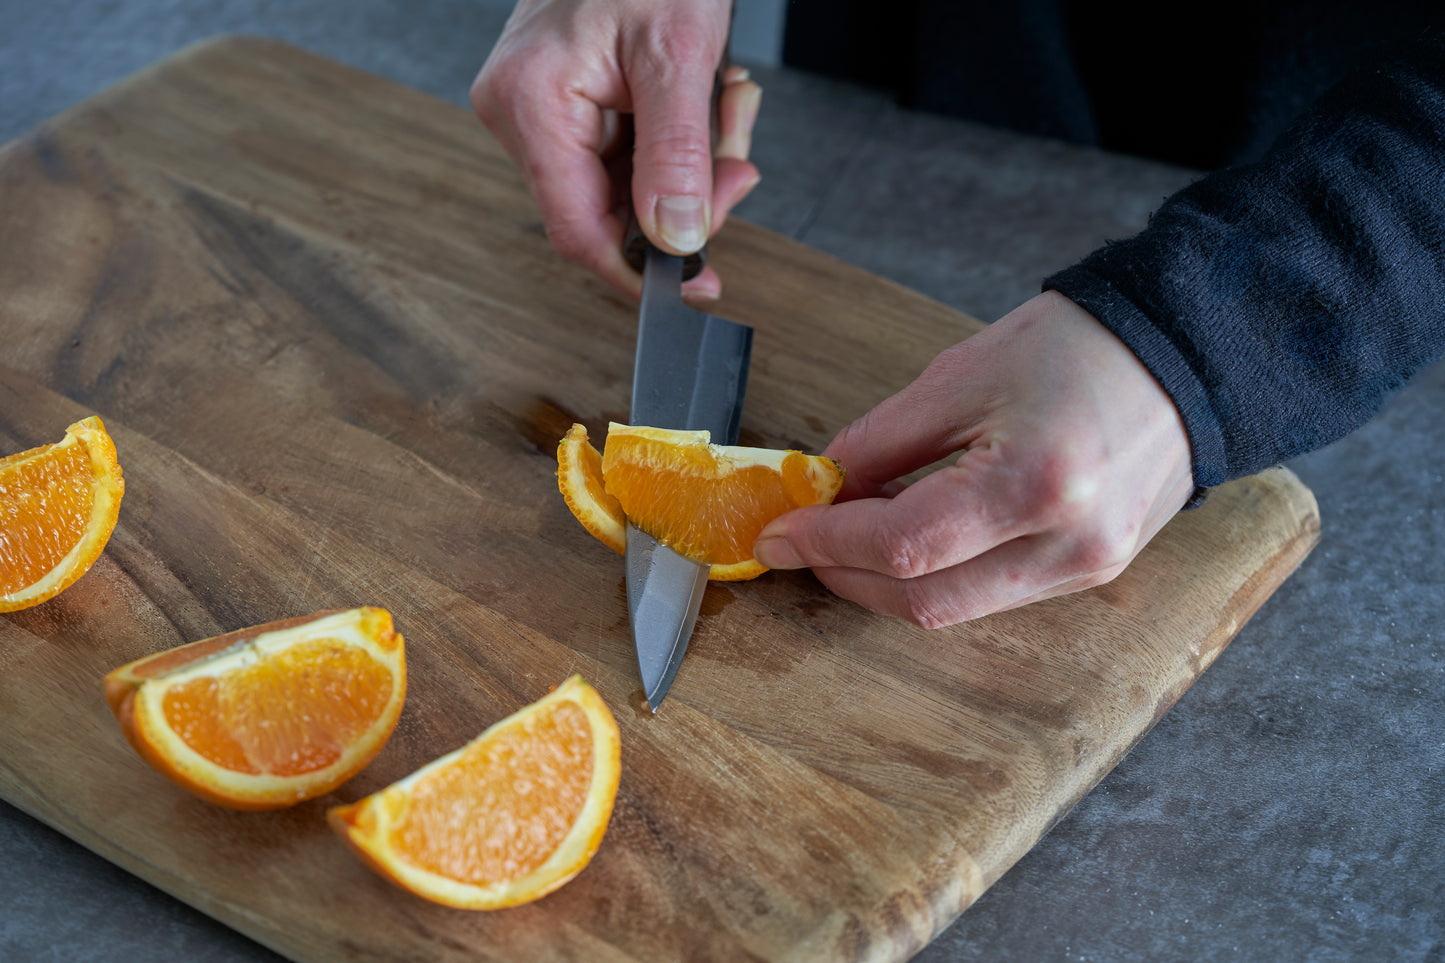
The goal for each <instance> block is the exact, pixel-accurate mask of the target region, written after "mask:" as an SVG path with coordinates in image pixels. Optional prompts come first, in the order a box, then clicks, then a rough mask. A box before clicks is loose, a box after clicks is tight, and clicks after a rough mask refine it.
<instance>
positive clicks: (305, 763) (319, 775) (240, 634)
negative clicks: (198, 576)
mask: <svg viewBox="0 0 1445 963" xmlns="http://www.w3.org/2000/svg"><path fill="white" fill-rule="evenodd" d="M104 684H105V701H106V702H107V703H109V705H110V708H111V711H112V712H114V713H115V717H116V719H117V720H118V721H119V722H120V725H121V729H122V731H123V732H124V733H125V737H126V739H127V740H129V742H130V744H131V745H132V746H133V747H134V748H135V751H136V752H138V753H140V756H141V758H143V759H144V760H145V761H146V762H148V763H150V764H151V765H152V766H154V767H155V768H156V769H157V770H159V771H160V772H161V773H162V774H164V775H165V776H167V777H169V778H170V779H171V780H173V781H174V782H176V783H178V784H179V785H181V786H182V787H184V788H185V789H188V790H190V791H191V792H193V793H195V794H196V795H197V796H200V797H201V798H202V799H206V800H209V801H210V802H213V803H216V804H217V805H220V806H226V807H228V808H231V809H281V808H284V807H286V806H292V805H295V804H296V803H299V802H302V801H303V800H306V799H312V798H314V797H316V796H320V795H322V794H324V793H328V792H330V791H331V790H332V789H335V788H336V787H337V786H339V785H341V783H343V782H345V781H346V780H347V779H350V778H351V777H352V776H354V775H355V774H356V773H358V772H360V771H361V769H362V768H363V767H364V766H365V765H366V764H367V763H369V762H370V761H371V760H372V758H373V757H375V755H376V754H377V753H378V752H380V751H381V747H382V746H384V745H386V741H387V739H388V738H390V737H391V732H392V730H393V729H395V728H396V721H397V718H398V717H399V716H400V715H401V707H402V703H403V702H404V701H405V699H406V658H405V650H404V642H403V640H402V637H401V636H400V635H399V634H398V633H397V632H395V631H394V630H393V629H392V623H391V615H390V614H389V613H388V612H386V611H385V610H384V609H376V608H358V609H350V610H347V611H340V612H318V613H317V614H315V615H310V616H305V617H302V618H295V619H285V620H282V621H279V622H270V623H267V624H266V625H260V626H256V627H255V628H249V629H241V630H240V631H237V632H231V633H228V634H226V635H219V636H216V637H215V638H211V639H204V640H202V641H200V642H193V643H191V644H190V645H183V646H180V647H179V648H175V649H169V650H167V651H164V652H158V653H156V654H154V655H150V656H147V657H146V658H144V659H138V660H136V661H135V662H131V663H129V664H127V665H123V666H121V667H120V668H118V669H115V670H114V671H112V672H110V673H108V674H107V675H106V677H105V683H104Z"/></svg>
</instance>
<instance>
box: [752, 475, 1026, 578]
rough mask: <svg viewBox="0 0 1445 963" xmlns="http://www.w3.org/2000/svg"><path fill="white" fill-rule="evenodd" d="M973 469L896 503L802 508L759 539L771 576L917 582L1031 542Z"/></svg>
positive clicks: (757, 551) (931, 479) (934, 479)
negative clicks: (856, 572)
mask: <svg viewBox="0 0 1445 963" xmlns="http://www.w3.org/2000/svg"><path fill="white" fill-rule="evenodd" d="M993 487H994V486H993V485H991V484H988V483H987V482H986V481H985V480H984V479H983V478H981V477H980V476H979V473H978V472H977V471H975V470H974V469H973V466H972V465H970V464H967V459H963V460H962V461H961V462H960V464H958V465H954V466H950V467H947V468H942V469H939V470H938V471H936V472H934V473H933V474H931V475H929V476H928V477H927V478H924V479H923V480H921V481H919V482H918V483H917V484H915V485H912V486H910V487H908V488H906V489H904V490H903V492H902V493H900V494H899V495H897V496H896V497H894V498H859V499H854V500H853V501H848V502H839V503H836V504H833V505H816V506H810V507H807V508H799V509H795V510H794V511H791V512H788V513H787V514H785V515H783V516H781V517H779V518H777V519H774V520H773V521H772V522H771V523H770V524H768V526H767V527H765V528H764V529H763V530H762V532H761V533H760V534H759V535H758V540H757V542H756V543H755V544H754V546H753V556H754V557H755V558H756V559H757V560H758V561H759V562H761V563H762V564H764V565H766V566H768V567H769V568H803V567H808V568H850V569H863V570H866V571H870V572H877V573H879V574H882V575H887V576H890V577H892V578H899V579H909V578H917V577H919V576H921V575H926V574H928V573H930V572H936V571H939V570H941V569H946V568H951V567H952V566H955V565H958V564H959V563H961V562H964V561H967V560H968V559H970V558H973V557H975V556H977V555H980V554H982V553H983V552H986V551H988V550H989V549H991V548H994V547H995V546H997V545H1000V544H1002V543H1004V542H1006V541H1009V540H1011V539H1013V538H1016V537H1018V536H1019V535H1021V534H1025V533H1026V532H1027V531H1028V527H1027V525H1025V524H1024V523H1022V522H1021V521H1019V520H1018V519H1016V518H1015V517H1014V513H1013V512H1012V511H1011V510H1009V508H1008V507H1007V506H1008V503H1009V501H1010V500H1009V499H1006V498H1003V497H991V494H992V489H993Z"/></svg>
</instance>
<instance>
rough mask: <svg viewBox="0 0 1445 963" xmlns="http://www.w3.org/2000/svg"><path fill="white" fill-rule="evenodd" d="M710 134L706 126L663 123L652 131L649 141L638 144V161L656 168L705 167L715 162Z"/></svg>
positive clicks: (688, 168)
mask: <svg viewBox="0 0 1445 963" xmlns="http://www.w3.org/2000/svg"><path fill="white" fill-rule="evenodd" d="M709 137H710V134H709V132H708V129H707V128H705V127H700V126H697V125H695V124H688V123H681V122H679V123H671V124H664V125H662V126H660V127H657V128H655V129H654V130H653V131H652V133H651V135H650V136H649V137H648V139H647V143H646V144H641V143H639V144H638V156H637V160H638V161H639V162H640V163H642V164H644V165H646V166H648V167H653V168H666V167H676V168H685V169H687V170H693V169H696V168H705V167H707V166H708V165H711V163H712V145H711V144H710V143H709Z"/></svg>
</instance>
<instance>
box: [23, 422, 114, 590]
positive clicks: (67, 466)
mask: <svg viewBox="0 0 1445 963" xmlns="http://www.w3.org/2000/svg"><path fill="white" fill-rule="evenodd" d="M124 492H125V482H124V481H123V480H122V479H121V474H120V465H119V463H118V462H117V460H116V454H115V443H114V442H112V441H111V440H110V436H109V435H108V434H106V433H105V426H104V425H103V424H101V421H100V419H99V418H96V417H90V418H86V419H85V420H84V421H77V422H76V423H75V424H73V425H71V426H70V427H69V428H67V429H66V430H65V437H64V438H63V439H61V440H60V441H58V442H56V443H55V444H53V445H42V446H40V447H39V448H31V449H30V450H29V451H22V452H20V453H19V454H15V455H10V456H9V457H7V458H0V612H13V611H15V610H16V609H24V608H29V607H30V606H32V605H39V604H40V603H41V602H44V601H46V600H47V599H51V598H54V597H55V596H56V595H58V594H60V592H62V591H63V590H64V589H66V588H69V587H70V585H71V584H72V583H74V582H75V580H76V579H78V578H80V577H81V576H82V575H84V574H85V573H86V571H87V570H89V568H90V566H91V565H92V564H94V562H95V560H96V559H97V558H99V557H100V553H101V551H102V550H103V549H104V548H105V543H106V542H107V541H109V540H110V533H111V531H113V530H114V529H115V520H116V518H117V516H118V515H119V514H120V499H121V495H122V494H123V493H124Z"/></svg>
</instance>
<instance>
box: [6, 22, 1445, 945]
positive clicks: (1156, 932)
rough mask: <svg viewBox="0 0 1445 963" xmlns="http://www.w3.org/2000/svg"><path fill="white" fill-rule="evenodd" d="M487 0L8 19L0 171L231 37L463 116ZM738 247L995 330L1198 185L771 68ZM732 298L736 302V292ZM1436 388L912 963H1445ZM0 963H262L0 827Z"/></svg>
mask: <svg viewBox="0 0 1445 963" xmlns="http://www.w3.org/2000/svg"><path fill="white" fill-rule="evenodd" d="M509 9H510V3H506V2H499V0H425V2H421V3H413V4H406V5H403V4H396V3H387V2H385V0H347V2H342V0H293V2H289V3H284V4H278V3H270V2H266V0H193V2H189V3H185V4H178V3H174V2H166V0H133V2H127V3H125V4H116V3H108V2H102V0H62V2H58V3H54V4H22V3H20V2H18V0H10V2H7V3H5V4H3V18H0V22H4V23H5V25H6V26H5V30H4V31H3V32H0V142H4V141H8V140H10V139H12V138H14V137H17V136H19V135H21V134H23V133H25V132H26V131H27V130H29V129H30V128H31V127H33V126H34V125H35V124H37V123H39V122H41V121H42V120H44V119H45V118H47V117H49V116H51V115H53V114H55V113H56V112H58V111H60V110H62V109H64V108H66V107H68V106H70V105H71V104H73V103H75V102H77V101H79V100H81V99H83V98H84V97H86V96H88V95H89V94H91V93H94V92H96V91H98V90H100V89H102V88H104V87H105V86H108V85H109V84H111V83H113V82H115V81H117V80H119V79H121V78H122V77H124V76H125V75H126V74H128V73H130V72H131V71H133V70H136V69H139V68H141V67H143V66H145V65H147V64H149V63H151V62H152V61H155V60H157V59H160V58H161V57H164V56H166V55H168V54H170V53H172V52H174V51H175V50H177V49H179V48H180V47H182V46H184V45H186V44H188V43H190V42H192V41H194V40H199V39H202V38H205V37H209V36H213V35H215V34H218V33H227V32H236V31H245V32H250V33H258V34H265V35H269V36H274V37H277V38H279V39H281V40H285V41H287V42H290V43H295V44H298V45H300V46H303V47H306V48H307V49H310V50H313V51H315V52H317V53H321V54H323V55H325V56H329V57H332V58H334V59H337V60H341V61H343V62H346V63H350V64H353V65H355V66H358V67H361V68H363V69H366V70H369V71H372V72H374V73H378V74H381V75H383V76H387V77H390V78H392V79H395V80H398V81H400V82H402V83H405V84H408V85H410V86H413V87H417V88H420V89H422V90H425V91H427V92H429V93H432V94H434V95H436V96H439V97H442V98H444V99H447V100H450V101H453V102H455V103H465V100H466V91H467V87H468V85H469V83H470V81H471V78H472V76H473V75H474V73H475V72H476V69H477V68H478V67H479V66H480V64H481V62H482V61H483V60H484V59H485V56H486V53H487V51H488V50H489V49H490V46H491V44H492V41H493V40H494V39H495V37H496V36H497V34H498V33H499V31H500V30H501V27H502V24H503V22H504V21H505V18H506V15H507V13H508V11H509ZM754 77H755V79H758V80H759V81H760V82H761V84H762V85H763V87H764V89H765V95H764V103H763V110H762V114H761V117H760V120H759V123H758V128H757V131H756V134H755V137H754V159H755V160H756V161H757V163H758V165H759V167H760V168H761V169H762V171H763V175H764V176H763V181H762V183H761V184H760V185H759V187H758V188H757V190H756V191H755V193H754V195H753V196H752V197H751V198H749V199H748V200H747V201H746V202H745V203H744V205H743V206H742V207H741V208H740V210H739V211H738V214H739V216H741V217H744V218H746V219H749V220H752V221H755V222H757V223H759V224H762V225H763V226H765V227H768V228H771V229H773V230H776V231H779V232H782V233H785V234H788V235H790V236H792V237H795V238H798V239H799V240H801V241H803V242H805V243H807V244H809V245H811V246H813V247H816V248H819V249H821V250H823V251H826V252H828V253H830V254H833V255H835V256H837V257H839V258H842V259H843V260H846V261H849V262H852V263H854V264H857V265H859V266H861V267H864V268H866V269H868V270H870V271H873V272H876V273H878V274H881V275H884V276H886V277H889V278H892V279H894V280H896V281H898V282H900V283H902V284H904V285H907V286H909V287H911V288H914V289H916V290H919V291H922V292H923V293H925V294H929V295H931V296H933V297H935V298H938V299H939V300H941V301H944V302H946V303H948V304H950V305H952V306H954V307H956V308H959V309H961V310H963V311H965V312H968V313H969V314H972V315H974V316H976V317H978V318H981V319H983V320H992V319H994V318H996V317H998V316H999V315H1001V314H1003V313H1004V312H1006V311H1007V310H1009V309H1010V308H1012V307H1013V306H1015V305H1016V304H1018V303H1019V302H1021V301H1023V300H1024V299H1026V298H1027V297H1029V296H1030V295H1032V294H1033V293H1035V292H1036V291H1037V290H1038V286H1039V282H1040V280H1041V279H1042V278H1043V277H1044V275H1046V274H1048V273H1049V272H1051V271H1053V270H1056V269H1058V268H1060V267H1063V266H1066V265H1067V264H1069V263H1071V262H1072V261H1073V260H1075V259H1077V258H1079V257H1081V256H1082V255H1084V254H1086V253H1087V252H1089V251H1090V250H1092V249H1093V248H1094V247H1097V246H1099V245H1100V244H1102V243H1103V242H1104V241H1105V240H1107V239H1111V238H1118V237H1123V236H1127V235H1128V234H1130V233H1132V232H1134V231H1136V230H1137V229H1139V228H1140V227H1142V226H1143V224H1144V223H1145V220H1146V219H1147V217H1148V215H1149V213H1150V212H1151V211H1152V210H1153V209H1154V208H1156V207H1157V206H1158V204H1159V203H1160V201H1162V200H1163V199H1164V197H1166V196H1167V195H1168V194H1169V193H1171V192H1173V191H1174V190H1176V189H1178V188H1179V187H1181V186H1183V185H1184V184H1186V183H1188V182H1189V181H1190V180H1191V179H1192V178H1193V177H1195V176H1197V174H1196V173H1195V172H1192V171H1188V170H1183V169H1179V168H1174V167H1169V166H1167V165H1163V164H1158V163H1153V162H1149V161H1144V160H1140V159H1136V158H1129V157H1123V156H1119V155H1111V154H1108V153H1104V152H1100V151H1095V150H1088V149H1083V148H1079V147H1074V146H1070V145H1067V144H1063V143H1059V142H1054V141H1049V140H1041V139H1036V138H1030V137H1024V136H1020V135H1016V134H1012V133H1008V132H1004V131H1001V130H996V129H991V128H986V127H982V126H978V125H973V124H968V123H963V122H958V121H951V120H945V119H940V118H936V117H929V116H925V115H920V114H913V113H909V112H906V111H903V110H900V109H899V108H897V107H896V106H894V104H893V103H892V101H891V99H890V98H889V97H888V96H887V95H886V94H883V93H880V92H878V91H875V90H871V89H867V88H863V87H858V86H853V85H849V84H844V83H838V82H834V81H828V80H824V79H821V78H818V77H814V76H810V75H807V74H803V73H800V72H796V71H790V70H787V69H783V68H768V67H759V68H757V69H755V70H754ZM724 280H725V281H726V280H727V279H724ZM1442 405H1445V365H1442V364H1436V365H1435V366H1434V367H1433V368H1430V369H1428V370H1427V371H1426V372H1424V373H1423V374H1422V375H1421V376H1420V377H1419V378H1418V379H1417V380H1416V382H1415V383H1413V384H1412V385H1411V386H1409V387H1408V388H1407V389H1405V391H1403V392H1402V393H1401V394H1400V395H1399V396H1397V397H1396V398H1395V399H1394V400H1393V401H1391V402H1390V404H1389V405H1388V406H1387V407H1386V409H1385V410H1384V412H1383V413H1382V414H1381V415H1380V416H1379V417H1378V418H1376V419H1375V420H1374V421H1373V422H1372V423H1370V424H1369V425H1367V426H1365V427H1363V428H1361V429H1360V430H1359V431H1357V432H1355V433H1354V434H1353V435H1351V436H1350V437H1348V438H1346V439H1344V440H1342V441H1340V442H1337V443H1336V444H1334V445H1332V446H1330V447H1328V448H1325V449H1323V450H1321V451H1319V452H1316V453H1314V454H1311V455H1309V456H1306V457H1303V458H1300V459H1297V460H1295V461H1294V462H1291V463H1290V467H1291V468H1292V469H1293V470H1294V471H1295V472H1296V473H1297V474H1298V475H1299V476H1300V477H1301V478H1302V479H1303V480H1304V482H1305V483H1306V484H1307V485H1309V486H1310V487H1311V488H1312V489H1313V490H1314V492H1315V494H1316V496H1317V498H1318V500H1319V505H1320V511H1321V516H1322V519H1323V540H1322V542H1321V543H1320V545H1319V547H1318V548H1317V549H1316V550H1315V551H1314V553H1313V554H1312V555H1311V556H1310V557H1309V558H1308V559H1307V560H1306V561H1305V563H1304V565H1303V566H1302V567H1301V568H1300V570H1299V571H1298V572H1297V573H1296V574H1295V575H1294V576H1293V577H1292V578H1291V579H1290V580H1289V581H1288V582H1286V583H1285V585H1284V587H1283V588H1282V589H1281V590H1280V591H1279V592H1278V593H1277V594H1276V595H1275V597H1274V598H1272V599H1271V600H1270V601H1269V602H1267V603H1266V604H1265V606H1264V607H1263V609H1261V611H1260V612H1259V613H1258V615H1256V616H1255V618H1254V619H1253V620H1252V621H1251V622H1250V623H1249V624H1248V625H1246V626H1245V628H1244V629H1243V630H1242V631H1241V632H1240V634H1239V636H1238V637H1237V638H1236V639H1235V641H1234V642H1233V643H1232V644H1231V645H1230V647H1229V648H1228V649H1227V650H1226V651H1225V652H1224V654H1223V655H1222V656H1220V658H1219V659H1218V661H1217V662H1216V663H1215V665H1214V666H1213V667H1212V668H1211V669H1210V670H1209V671H1208V672H1206V673H1205V674H1204V676H1203V678H1202V679H1201V680H1200V681H1199V682H1198V683H1197V684H1196V685H1195V686H1194V687H1193V688H1192V689H1191V690H1190V691H1189V692H1188V693H1186V694H1185V696H1184V697H1183V698H1182V699H1181V700H1180V701H1179V703H1178V704H1177V705H1176V706H1175V708H1174V709H1173V710H1172V711H1171V712H1170V713H1169V714H1168V715H1167V716H1166V717H1165V718H1164V719H1163V721H1162V722H1160V723H1159V725H1158V726H1157V727H1156V728H1155V729H1154V730H1153V731H1152V732H1151V733H1150V734H1149V735H1148V736H1147V737H1146V738H1145V739H1144V740H1143V742H1141V743H1140V745H1139V746H1138V747H1137V748H1136V749H1135V750H1134V751H1133V752H1132V753H1131V754H1130V755H1129V756H1128V757H1127V758H1125V759H1124V761H1123V762H1122V763H1121V764H1120V765H1119V767H1118V768H1117V769H1116V770H1115V771H1114V772H1113V773H1112V774H1111V775H1109V776H1108V777H1107V778H1106V779H1105V780H1104V781H1103V782H1102V783H1101V784H1100V785H1099V786H1098V787H1097V788H1096V789H1095V790H1094V791H1093V792H1092V793H1091V794H1090V795H1088V796H1087V797H1085V798H1084V800H1083V801H1082V802H1080V804H1079V805H1078V806H1077V807H1076V808H1075V810H1074V811H1073V813H1071V814H1070V815H1069V816H1068V817H1067V818H1066V819H1064V820H1063V821H1062V822H1061V823H1060V824H1059V825H1058V826H1056V827H1055V828H1054V829H1053V830H1052V832H1050V834H1049V835H1048V836H1046V837H1045V838H1044V839H1043V841H1042V842H1041V843H1040V844H1039V845H1038V846H1037V847H1035V848H1034V850H1033V851H1031V852H1030V853H1029V854H1028V855H1027V856H1026V857H1025V858H1024V859H1023V860H1022V861H1020V862H1019V863H1018V864H1017V865H1016V866H1015V867H1014V868H1013V869H1012V870H1011V871H1010V872H1009V873H1008V874H1006V875H1005V876H1004V878H1003V879H1001V880H1000V881H999V882H998V883H997V884H995V885H994V887H993V888H992V889H990V890H989V891H988V892H987V893H985V894H984V896H983V897H982V898H981V899H980V900H979V902H978V903H977V904H975V905H974V907H973V908H971V909H970V910H969V911H968V912H967V913H965V914H964V915H963V916H962V917H961V918H960V919H959V920H958V921H957V922H955V923H954V924H953V925H952V926H951V927H950V928H949V929H948V930H946V931H945V932H944V933H943V934H942V935H941V936H940V937H939V938H938V939H937V940H935V941H934V943H933V944H932V945H930V946H929V947H928V948H927V949H925V950H924V951H923V952H922V953H920V954H919V955H918V957H917V959H918V960H920V961H925V963H943V961H963V960H1028V961H1043V960H1111V961H1130V960H1159V959H1189V960H1214V959H1231V960H1232V959H1271V960H1275V959H1309V960H1319V961H1324V960H1366V959H1380V960H1422V961H1424V960H1442V959H1445V713H1442V712H1441V709H1440V704H1441V693H1442V692H1445V553H1442V551H1441V549H1440V547H1439V546H1440V544H1441V542H1442V541H1445V508H1442V507H1441V505H1440V502H1439V498H1438V495H1437V493H1438V492H1439V491H1440V490H1441V489H1442V487H1445V484H1442V483H1445V454H1442V452H1445V419H1442V418H1441V417H1440V416H1439V412H1440V410H1441V408H1442ZM0 866H4V867H5V868H6V869H7V872H4V873H0V958H3V959H6V960H14V961H30V960H67V961H77V963H78V961H92V960H93V961H116V960H140V959H158V958H167V957H170V958H177V959H197V960H208V961H243V960H244V961H253V963H254V961H263V960H277V959H279V957H277V956H276V955H275V954H273V953H271V952H270V951H269V950H267V949H265V948H263V947H261V946H260V945H258V944H256V943H253V942H251V941H250V940H248V939H246V938H245V937H243V936H241V935H239V934H237V933H235V932H233V931H231V930H229V929H227V928H226V927H224V926H223V925H221V924H219V923H217V922H215V921H213V920H211V919H209V918H208V917H206V916H204V915H203V914H201V913H199V912H198V911H196V910H193V909H191V908H190V907H188V906H186V905H184V904H182V903H180V902H177V901H176V900H174V899H172V898H171V897H169V896H167V895H165V894H164V893H162V892H160V891H158V890H156V889H154V888H152V887H150V886H149V885H148V884H146V883H144V882H142V881H141V880H139V879H137V878H135V877H132V876H130V875H129V874H127V873H126V872H124V871H123V870H120V869H118V868H116V867H114V866H112V865H111V864H109V863H107V862H106V861H104V860H103V859H101V858H100V857H98V856H95V855H93V854H92V853H90V852H89V851H87V850H85V849H83V848H82V847H80V846H78V845H77V844H75V843H72V842H71V841H70V840H68V839H67V838H65V837H63V836H61V835H60V834H58V833H56V832H54V831H52V830H50V829H49V828H48V827H46V826H44V825H43V824H41V823H39V822H38V821H36V820H34V819H32V818H31V817H29V816H27V815H26V814H24V813H22V812H20V811H19V810H17V809H15V808H13V807H11V806H9V805H7V804H4V803H0Z"/></svg>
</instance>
